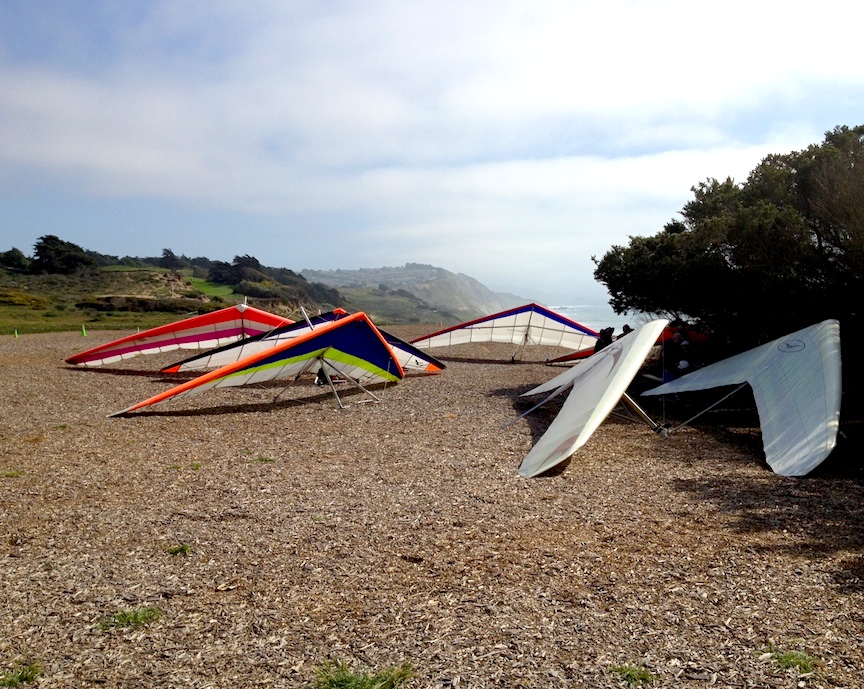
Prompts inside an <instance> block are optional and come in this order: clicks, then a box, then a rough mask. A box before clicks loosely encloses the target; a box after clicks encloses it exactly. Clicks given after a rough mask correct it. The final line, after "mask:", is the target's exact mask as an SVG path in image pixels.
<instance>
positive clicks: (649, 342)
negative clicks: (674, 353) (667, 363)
mask: <svg viewBox="0 0 864 689" xmlns="http://www.w3.org/2000/svg"><path fill="white" fill-rule="evenodd" d="M667 323H668V321H666V320H663V319H660V320H656V321H651V322H650V323H646V324H645V325H642V326H640V327H639V328H636V330H634V331H633V332H631V333H630V334H629V335H627V336H625V337H622V338H620V339H618V340H615V342H613V343H612V344H611V345H609V346H607V347H605V348H604V349H602V350H600V351H599V352H597V354H594V355H592V356H590V357H588V358H587V359H585V360H584V361H583V362H582V363H580V364H577V365H576V366H574V367H573V368H570V369H567V370H566V371H564V372H563V373H561V374H559V375H557V376H555V377H554V378H552V379H551V380H550V381H548V382H546V383H544V384H543V385H538V386H537V387H536V388H534V389H532V390H529V391H528V392H525V393H522V396H531V395H539V394H542V393H550V392H551V393H552V394H551V395H550V396H549V397H548V398H547V400H548V399H551V398H552V397H554V396H556V395H558V394H560V393H562V392H565V391H567V390H568V389H569V390H570V392H569V394H568V396H567V400H566V401H565V402H564V406H563V407H562V408H561V411H560V412H558V415H557V416H556V417H555V419H554V420H553V421H552V423H551V424H550V425H549V428H548V429H547V430H546V432H545V433H544V434H543V436H542V437H541V438H540V439H539V440H538V441H537V443H536V444H535V445H534V447H533V448H531V451H530V452H529V453H528V454H527V455H526V456H525V459H523V460H522V464H521V466H520V467H519V475H520V476H524V477H526V478H530V477H532V476H537V475H539V474H542V473H544V472H546V471H548V470H549V469H551V468H553V467H554V466H556V465H557V464H559V463H561V462H563V461H564V460H565V459H567V458H568V457H569V456H570V455H572V454H573V453H574V452H575V451H576V450H578V449H579V448H580V447H582V445H584V444H585V442H586V441H587V440H588V438H590V437H591V434H592V433H594V431H595V430H596V429H597V427H598V426H599V425H600V424H601V423H603V420H604V419H605V418H606V417H607V416H608V415H609V413H610V412H611V411H612V410H613V409H614V408H615V406H616V405H617V404H618V402H619V401H620V400H621V398H622V396H624V394H625V392H626V390H627V386H628V385H630V382H631V381H632V380H633V378H634V376H635V375H636V373H637V372H638V371H639V368H640V367H641V366H642V363H643V362H644V361H645V357H647V356H648V352H649V351H650V350H651V347H653V346H654V344H655V343H656V342H657V338H658V337H659V336H660V333H662V332H663V328H665V327H666V324H667Z"/></svg>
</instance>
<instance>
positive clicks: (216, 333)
mask: <svg viewBox="0 0 864 689" xmlns="http://www.w3.org/2000/svg"><path fill="white" fill-rule="evenodd" d="M291 322H292V321H291V320H289V319H287V318H283V317H282V316H277V315H275V314H272V313H268V312H267V311H261V310H260V309H256V308H255V307H254V306H248V305H247V304H238V305H236V306H229V307H226V308H224V309H219V310H218V311H213V312H212V313H205V314H202V315H200V316H194V317H192V318H185V319H183V320H181V321H176V322H174V323H169V324H168V325H162V326H159V327H157V328H151V329H150V330H145V331H144V332H140V333H136V334H134V335H129V336H128V337H123V338H120V339H119V340H114V341H113V342H109V343H107V344H104V345H100V346H98V347H93V348H92V349H88V350H87V351H84V352H81V353H79V354H75V355H73V356H70V357H69V358H68V359H66V363H68V364H74V365H76V366H101V365H103V364H112V363H114V362H116V361H121V360H123V359H131V358H132V357H135V356H138V355H139V354H158V353H159V352H168V351H171V350H173V349H207V348H209V347H218V346H221V345H224V344H227V343H229V342H234V341H235V340H237V339H239V338H241V337H246V336H250V335H259V334H261V333H266V332H269V331H270V330H272V329H273V328H277V327H279V326H282V325H286V324H288V323H291Z"/></svg>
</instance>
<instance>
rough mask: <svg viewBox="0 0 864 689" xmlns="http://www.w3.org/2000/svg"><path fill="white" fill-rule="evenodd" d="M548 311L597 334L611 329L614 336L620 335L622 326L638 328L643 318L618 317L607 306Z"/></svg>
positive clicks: (560, 308)
mask: <svg viewBox="0 0 864 689" xmlns="http://www.w3.org/2000/svg"><path fill="white" fill-rule="evenodd" d="M549 308H550V309H552V310H553V311H555V312H556V313H560V314H561V315H562V316H567V318H569V319H570V320H573V321H576V322H577V323H580V324H582V325H584V326H587V327H589V328H591V330H594V331H597V332H599V331H600V330H601V329H602V328H609V327H612V328H614V329H615V332H614V335H616V336H617V335H620V334H621V331H622V329H623V328H624V324H625V323H626V324H628V325H629V326H630V327H631V328H638V327H639V326H640V325H641V324H642V323H643V322H645V318H644V316H643V315H642V314H638V313H636V314H633V313H629V314H624V315H621V316H619V315H618V314H617V313H615V312H614V311H613V310H612V307H611V306H609V304H582V305H579V306H550V307H549Z"/></svg>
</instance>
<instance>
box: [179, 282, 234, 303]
mask: <svg viewBox="0 0 864 689" xmlns="http://www.w3.org/2000/svg"><path fill="white" fill-rule="evenodd" d="M186 280H187V282H188V283H189V284H190V285H192V286H193V287H194V288H195V289H197V290H198V291H199V292H203V293H204V294H206V295H207V296H208V297H222V298H223V299H224V298H233V297H236V295H235V294H234V290H233V289H232V288H231V286H230V285H220V284H218V283H216V282H209V281H207V280H204V279H202V278H195V277H187V278H186Z"/></svg>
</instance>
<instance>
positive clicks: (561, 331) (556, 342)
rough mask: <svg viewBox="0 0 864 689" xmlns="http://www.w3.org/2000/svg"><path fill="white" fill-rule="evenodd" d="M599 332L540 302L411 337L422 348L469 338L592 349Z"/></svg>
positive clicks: (470, 340) (452, 343) (467, 341)
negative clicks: (539, 303)
mask: <svg viewBox="0 0 864 689" xmlns="http://www.w3.org/2000/svg"><path fill="white" fill-rule="evenodd" d="M598 337H599V335H598V333H596V332H594V331H593V330H591V329H590V328H587V327H585V326H584V325H581V324H579V323H577V322H576V321H573V320H570V319H569V318H566V317H565V316H562V315H561V314H559V313H555V312H554V311H551V310H550V309H547V308H545V307H543V306H540V305H538V304H533V303H532V304H526V305H524V306H518V307H516V308H514V309H509V310H507V311H501V312H500V313H493V314H492V315H490V316H484V317H483V318H478V319H476V320H473V321H467V322H465V323H460V324H459V325H454V326H451V327H449V328H445V329H444V330H439V331H438V332H434V333H431V334H429V335H425V336H423V337H420V338H417V339H416V340H411V344H413V345H414V346H415V347H419V348H420V349H429V348H432V347H448V346H451V345H460V344H467V343H469V342H503V343H511V344H516V345H523V346H524V345H549V346H553V347H564V348H566V349H571V350H574V351H583V350H590V349H593V348H594V344H595V343H596V342H597V338H598Z"/></svg>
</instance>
